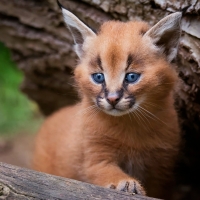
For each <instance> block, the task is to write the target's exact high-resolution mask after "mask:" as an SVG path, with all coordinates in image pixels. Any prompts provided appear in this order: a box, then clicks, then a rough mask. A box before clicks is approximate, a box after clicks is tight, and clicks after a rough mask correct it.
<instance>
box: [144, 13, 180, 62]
mask: <svg viewBox="0 0 200 200" xmlns="http://www.w3.org/2000/svg"><path fill="white" fill-rule="evenodd" d="M181 17H182V13H181V12H176V13H173V14H171V15H168V16H167V17H165V18H163V19H162V20H160V21H159V22H158V23H157V24H156V25H154V26H153V27H152V28H151V29H149V30H148V31H147V32H146V33H145V35H144V36H148V37H150V38H151V40H152V42H153V43H154V44H155V46H156V47H157V48H158V50H159V51H162V52H163V53H165V55H166V56H167V60H168V61H169V62H171V61H172V60H173V59H174V58H175V57H176V55H177V51H178V44H179V38H180V34H181Z"/></svg>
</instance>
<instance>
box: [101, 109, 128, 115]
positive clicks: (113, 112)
mask: <svg viewBox="0 0 200 200" xmlns="http://www.w3.org/2000/svg"><path fill="white" fill-rule="evenodd" d="M103 111H104V112H105V113H106V114H108V115H112V116H115V117H120V116H123V115H126V114H128V112H129V110H118V109H112V110H103Z"/></svg>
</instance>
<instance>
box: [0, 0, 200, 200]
mask: <svg viewBox="0 0 200 200" xmlns="http://www.w3.org/2000/svg"><path fill="white" fill-rule="evenodd" d="M60 1H61V3H62V4H63V5H64V6H65V7H66V8H68V9H69V10H71V11H72V12H73V13H75V14H76V15H77V16H78V17H79V18H81V19H82V20H83V21H84V22H85V23H87V24H88V25H90V26H91V27H93V28H98V27H99V25H100V24H101V23H102V22H104V21H107V20H109V19H118V20H122V21H127V20H135V19H137V20H141V19H142V20H145V21H147V22H149V23H150V24H151V25H153V24H155V23H156V22H157V21H159V20H160V19H161V18H163V17H164V16H166V15H168V14H169V13H171V12H176V11H180V10H181V9H183V8H184V7H186V6H189V8H188V9H187V11H186V13H185V14H184V16H183V19H182V30H183V33H182V37H181V43H180V48H179V53H178V58H177V66H178V67H177V70H178V71H179V74H180V77H181V78H182V80H183V81H182V83H181V85H180V89H179V92H178V97H177V103H176V105H177V109H178V111H179V114H180V121H181V126H182V131H183V138H184V139H185V145H184V148H183V155H182V159H181V161H180V165H179V167H178V169H177V174H178V176H177V185H182V186H184V187H179V190H180V191H181V192H182V193H181V192H180V194H181V195H183V196H184V197H185V198H186V199H192V195H194V194H195V193H198V194H195V195H196V196H197V195H199V198H200V194H199V191H198V190H196V189H195V188H197V186H199V183H198V181H197V180H198V179H199V178H200V172H199V169H200V162H199V161H198V160H199V157H200V145H199V141H200V133H199V132H200V126H199V124H200V77H199V75H200V1H199V0H179V1H174V0H138V1H137V0H123V1H122V0H111V1H108V0H80V1H68V0H60ZM0 41H2V42H4V43H5V44H6V45H7V46H8V47H9V48H10V49H11V50H12V53H13V58H14V60H15V61H16V62H17V64H18V67H19V68H20V69H21V70H22V71H23V72H24V75H25V79H24V82H23V84H22V87H21V88H22V91H23V92H25V93H26V94H27V95H28V96H29V97H30V98H31V99H33V100H35V101H36V102H37V103H38V105H39V106H40V108H41V110H42V112H43V113H44V114H46V115H48V114H50V113H52V112H53V111H55V110H57V109H58V108H60V107H62V106H64V105H69V104H72V103H74V101H76V100H77V99H78V97H77V93H76V92H75V90H74V89H73V87H72V85H73V79H71V78H70V77H71V75H72V68H73V66H75V63H76V59H77V58H76V56H75V54H74V52H73V50H72V44H73V42H72V37H71V35H70V33H69V32H68V30H67V28H66V27H65V25H64V23H63V19H62V15H61V12H60V10H59V8H58V6H57V4H56V1H55V0H41V1H37V0H29V1H26V0H9V1H8V0H1V1H0ZM187 195H189V196H187ZM181 198H182V199H183V197H182V196H180V195H178V196H177V194H176V199H181Z"/></svg>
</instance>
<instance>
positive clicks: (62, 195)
mask: <svg viewBox="0 0 200 200" xmlns="http://www.w3.org/2000/svg"><path fill="white" fill-rule="evenodd" d="M0 199H8V200H10V199H19V200H26V199H29V200H32V199H45V200H47V199H48V200H51V199H57V200H62V199H63V200H67V199H70V200H75V199H99V200H100V199H104V200H107V199H114V200H118V199H123V200H126V199H127V200H128V199H130V200H131V199H132V200H156V199H155V198H150V197H145V196H140V195H136V194H130V193H126V192H119V191H116V190H113V189H106V188H103V187H99V186H95V185H92V184H88V183H84V182H80V181H76V180H72V179H67V178H62V177H58V176H53V175H50V174H45V173H41V172H36V171H33V170H29V169H24V168H20V167H16V166H12V165H9V164H5V163H0Z"/></svg>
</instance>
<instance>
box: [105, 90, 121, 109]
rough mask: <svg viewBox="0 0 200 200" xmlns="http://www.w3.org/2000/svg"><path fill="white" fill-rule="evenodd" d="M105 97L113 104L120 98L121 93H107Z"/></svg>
mask: <svg viewBox="0 0 200 200" xmlns="http://www.w3.org/2000/svg"><path fill="white" fill-rule="evenodd" d="M106 99H107V101H108V103H109V104H111V105H113V106H115V105H116V104H117V103H118V102H119V100H120V99H121V95H120V94H119V93H118V92H115V93H109V94H108V96H107V98H106Z"/></svg>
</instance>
